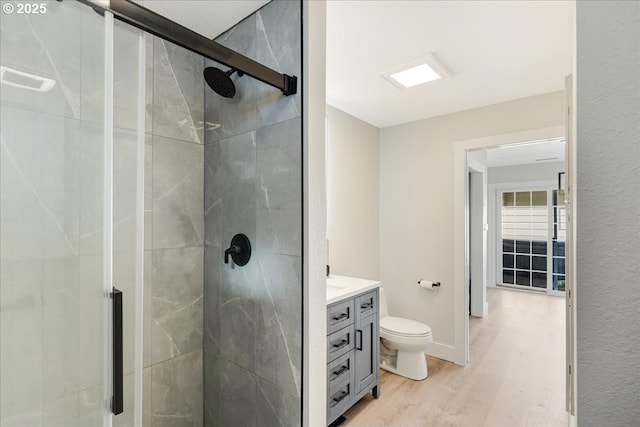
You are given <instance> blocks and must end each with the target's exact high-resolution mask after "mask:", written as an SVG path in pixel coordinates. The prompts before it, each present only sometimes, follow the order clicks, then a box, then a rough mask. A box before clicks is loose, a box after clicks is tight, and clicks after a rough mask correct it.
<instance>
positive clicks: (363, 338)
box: [355, 313, 379, 398]
mask: <svg viewBox="0 0 640 427" xmlns="http://www.w3.org/2000/svg"><path fill="white" fill-rule="evenodd" d="M355 335H356V336H355V341H356V342H355V344H356V350H355V359H356V360H355V368H356V370H355V374H356V378H355V383H356V384H355V394H356V398H358V397H359V395H360V393H361V392H366V391H367V387H369V386H370V385H371V384H372V383H373V382H374V381H375V380H376V378H378V372H379V367H378V351H379V343H378V340H379V338H378V315H377V313H374V314H373V315H372V316H369V317H366V318H361V319H360V320H359V321H358V322H356V334H355Z"/></svg>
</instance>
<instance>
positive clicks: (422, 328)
mask: <svg viewBox="0 0 640 427" xmlns="http://www.w3.org/2000/svg"><path fill="white" fill-rule="evenodd" d="M380 332H386V333H387V334H389V335H394V336H398V337H407V338H411V337H415V338H426V337H429V336H431V328H430V327H429V326H427V325H425V324H424V323H420V322H416V321H415V320H410V319H403V318H402V317H392V316H389V317H385V318H384V319H380Z"/></svg>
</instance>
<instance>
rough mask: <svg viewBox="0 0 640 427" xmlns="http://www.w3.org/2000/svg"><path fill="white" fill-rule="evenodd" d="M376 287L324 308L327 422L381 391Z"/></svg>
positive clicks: (329, 422)
mask: <svg viewBox="0 0 640 427" xmlns="http://www.w3.org/2000/svg"><path fill="white" fill-rule="evenodd" d="M378 313H379V310H378V288H377V287H376V288H374V289H373V290H367V291H366V292H363V293H361V294H357V295H354V296H349V297H346V298H344V299H343V300H340V301H337V302H334V303H332V304H331V305H329V306H328V307H327V423H328V424H331V423H333V422H334V421H335V420H336V419H338V418H339V417H340V416H341V415H342V414H343V413H344V412H345V411H346V410H347V409H349V408H350V407H351V406H352V405H353V404H355V403H356V402H357V401H358V400H360V398H362V397H363V396H364V395H365V394H367V393H368V392H369V391H371V392H372V394H373V397H375V398H377V397H378V395H379V390H380V370H379V368H378V366H379V360H378V358H379V355H380V338H379V332H378V331H379V327H378V316H379V315H378Z"/></svg>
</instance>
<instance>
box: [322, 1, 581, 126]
mask: <svg viewBox="0 0 640 427" xmlns="http://www.w3.org/2000/svg"><path fill="white" fill-rule="evenodd" d="M574 16H575V4H574V2H573V1H538V0H534V1H523V0H517V1H390V0H385V1H380V0H377V1H376V0H374V1H365V0H358V1H345V0H339V1H336V0H330V1H328V3H327V102H328V103H329V104H331V105H333V106H334V107H336V108H338V109H340V110H343V111H345V112H347V113H349V114H351V115H353V116H355V117H358V118H360V119H361V120H364V121H366V122H368V123H370V124H373V125H374V126H377V127H381V128H382V127H387V126H391V125H395V124H400V123H406V122H410V121H415V120H420V119H424V118H428V117H434V116H439V115H443V114H448V113H452V112H456V111H462V110H468V109H471V108H477V107H481V106H485V105H491V104H496V103H499V102H504V101H508V100H513V99H518V98H523V97H527V96H533V95H538V94H542V93H548V92H552V91H557V90H562V89H563V88H564V76H565V75H567V74H569V73H571V69H572V40H573V39H572V28H573V21H574ZM430 52H433V53H435V54H436V55H437V56H438V58H439V59H440V60H441V61H442V62H443V63H444V64H445V65H446V66H447V67H448V68H449V69H450V70H451V71H453V73H454V76H453V78H452V79H451V80H440V81H436V82H431V83H427V84H425V85H422V86H419V87H416V88H413V89H407V90H405V91H401V90H399V89H398V88H396V87H395V86H393V85H392V84H390V83H389V82H388V81H386V80H384V79H383V78H382V77H381V75H382V74H383V73H385V72H388V71H390V70H392V69H395V68H397V67H398V66H399V65H403V64H405V63H409V62H412V61H413V60H415V59H416V58H420V57H422V56H425V55H426V54H428V53H430Z"/></svg>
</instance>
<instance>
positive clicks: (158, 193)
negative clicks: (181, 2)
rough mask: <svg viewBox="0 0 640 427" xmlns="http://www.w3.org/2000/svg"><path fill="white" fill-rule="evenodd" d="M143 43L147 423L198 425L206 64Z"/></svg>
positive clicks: (162, 44) (167, 46)
mask: <svg viewBox="0 0 640 427" xmlns="http://www.w3.org/2000/svg"><path fill="white" fill-rule="evenodd" d="M146 37H147V49H146V51H147V70H146V79H147V80H146V82H147V88H146V96H147V100H146V105H147V107H146V110H147V117H146V153H145V160H146V165H145V174H146V176H145V254H144V255H145V256H144V264H145V283H144V296H145V301H144V313H143V318H144V328H145V330H144V337H145V342H144V355H143V357H144V371H143V383H144V384H143V399H144V402H143V407H144V408H143V411H144V424H145V425H147V426H148V425H153V426H154V427H156V426H175V425H189V426H201V425H202V424H203V403H202V399H203V391H202V387H203V369H202V348H203V334H202V330H203V326H202V324H203V301H204V295H203V283H204V277H203V271H204V264H203V262H204V211H203V206H204V200H203V199H204V132H203V122H204V79H203V76H202V70H203V68H204V59H203V58H202V57H201V56H199V55H196V54H193V53H191V52H188V51H187V50H185V49H183V48H181V47H178V46H176V45H173V44H171V43H169V42H166V41H163V40H161V39H159V38H156V37H152V36H150V35H146Z"/></svg>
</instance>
